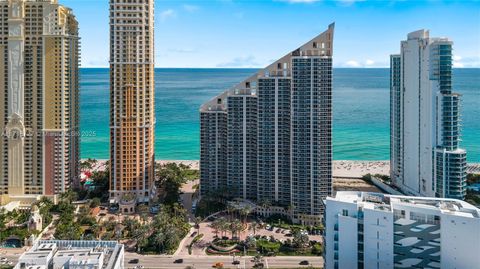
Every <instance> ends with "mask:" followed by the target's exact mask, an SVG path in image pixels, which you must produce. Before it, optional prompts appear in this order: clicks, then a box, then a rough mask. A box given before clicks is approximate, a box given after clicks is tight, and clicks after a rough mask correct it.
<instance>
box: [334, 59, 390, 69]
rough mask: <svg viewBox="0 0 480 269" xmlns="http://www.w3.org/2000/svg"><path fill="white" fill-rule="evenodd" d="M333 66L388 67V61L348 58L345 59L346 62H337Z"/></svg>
mask: <svg viewBox="0 0 480 269" xmlns="http://www.w3.org/2000/svg"><path fill="white" fill-rule="evenodd" d="M334 67H349V68H388V67H389V63H387V62H382V61H380V62H378V61H374V60H372V59H366V60H363V61H359V60H355V59H352V60H349V61H346V62H340V63H338V64H335V66H334Z"/></svg>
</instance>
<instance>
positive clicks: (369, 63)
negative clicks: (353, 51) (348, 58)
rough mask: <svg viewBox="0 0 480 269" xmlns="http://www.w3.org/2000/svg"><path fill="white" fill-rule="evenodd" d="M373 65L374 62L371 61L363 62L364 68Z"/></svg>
mask: <svg viewBox="0 0 480 269" xmlns="http://www.w3.org/2000/svg"><path fill="white" fill-rule="evenodd" d="M374 64H375V62H374V61H373V60H370V59H367V60H366V61H365V66H372V65H374Z"/></svg>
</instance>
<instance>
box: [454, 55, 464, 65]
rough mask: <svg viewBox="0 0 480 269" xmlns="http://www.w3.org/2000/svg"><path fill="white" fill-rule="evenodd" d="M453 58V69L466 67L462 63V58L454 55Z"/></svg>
mask: <svg viewBox="0 0 480 269" xmlns="http://www.w3.org/2000/svg"><path fill="white" fill-rule="evenodd" d="M452 58H453V67H456V68H462V67H465V65H464V64H463V63H462V62H461V61H462V56H459V55H453V57H452Z"/></svg>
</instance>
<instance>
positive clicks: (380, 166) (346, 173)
mask: <svg viewBox="0 0 480 269" xmlns="http://www.w3.org/2000/svg"><path fill="white" fill-rule="evenodd" d="M82 161H84V160H82ZM97 161H98V162H97V164H96V165H95V166H94V167H93V169H92V170H94V171H95V170H103V169H105V162H106V161H107V160H97ZM157 163H160V164H162V165H164V164H167V163H176V164H184V165H186V166H189V167H190V168H191V169H194V170H198V169H199V168H200V162H199V161H196V160H189V161H181V160H176V161H175V160H173V161H169V160H157ZM467 171H468V173H473V174H480V164H478V163H471V164H468V168H467ZM369 173H370V174H381V175H389V174H390V162H389V161H334V162H333V177H336V178H360V177H362V176H363V175H366V174H369Z"/></svg>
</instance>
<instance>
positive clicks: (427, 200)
mask: <svg viewBox="0 0 480 269" xmlns="http://www.w3.org/2000/svg"><path fill="white" fill-rule="evenodd" d="M329 199H330V200H335V201H341V202H349V203H355V204H358V203H362V204H363V205H364V207H365V208H370V209H375V210H383V211H385V210H387V211H391V210H392V209H391V206H392V205H395V204H406V205H412V206H415V207H418V208H425V209H433V210H438V211H439V212H441V213H442V214H452V215H456V216H462V217H466V218H480V209H478V208H477V207H475V206H473V205H471V204H469V203H467V202H464V201H461V200H456V199H448V198H431V197H415V196H400V195H388V194H382V193H372V192H343V191H340V192H337V193H336V195H335V197H328V198H327V200H329Z"/></svg>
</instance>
